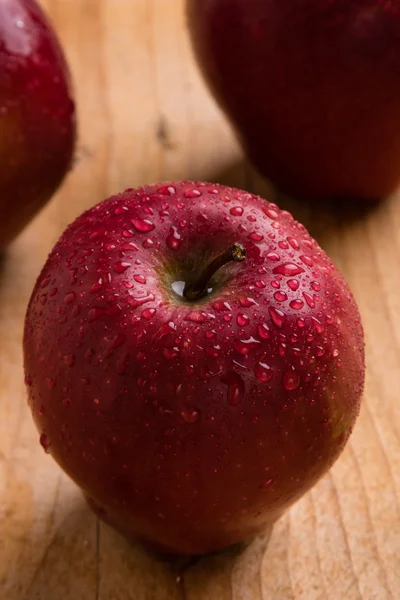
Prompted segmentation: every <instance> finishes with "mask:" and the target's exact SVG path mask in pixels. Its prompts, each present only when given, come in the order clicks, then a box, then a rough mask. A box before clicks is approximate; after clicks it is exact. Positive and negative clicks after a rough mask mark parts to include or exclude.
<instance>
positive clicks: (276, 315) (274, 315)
mask: <svg viewBox="0 0 400 600" xmlns="http://www.w3.org/2000/svg"><path fill="white" fill-rule="evenodd" d="M268 312H269V314H270V316H271V319H272V321H273V323H274V324H275V325H276V326H277V327H279V328H281V327H283V325H284V323H285V321H286V315H285V313H283V312H282V311H281V310H279V309H277V308H275V307H273V306H270V307H269V308H268Z"/></svg>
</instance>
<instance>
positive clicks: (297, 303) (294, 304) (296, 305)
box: [289, 300, 304, 310]
mask: <svg viewBox="0 0 400 600" xmlns="http://www.w3.org/2000/svg"><path fill="white" fill-rule="evenodd" d="M289 306H290V308H293V310H301V309H302V308H303V306H304V302H303V300H292V301H291V303H290V305H289Z"/></svg>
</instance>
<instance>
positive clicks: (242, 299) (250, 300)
mask: <svg viewBox="0 0 400 600" xmlns="http://www.w3.org/2000/svg"><path fill="white" fill-rule="evenodd" d="M239 302H240V306H243V307H244V308H249V307H250V306H254V305H255V306H257V302H256V301H255V300H253V298H246V297H245V296H240V298H239Z"/></svg>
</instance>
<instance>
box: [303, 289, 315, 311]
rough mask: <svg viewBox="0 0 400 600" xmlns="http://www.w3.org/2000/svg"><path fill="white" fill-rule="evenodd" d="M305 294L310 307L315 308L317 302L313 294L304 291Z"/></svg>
mask: <svg viewBox="0 0 400 600" xmlns="http://www.w3.org/2000/svg"><path fill="white" fill-rule="evenodd" d="M303 296H304V299H305V301H306V302H307V304H308V306H309V307H310V308H315V302H314V299H313V297H312V296H310V294H307V292H303Z"/></svg>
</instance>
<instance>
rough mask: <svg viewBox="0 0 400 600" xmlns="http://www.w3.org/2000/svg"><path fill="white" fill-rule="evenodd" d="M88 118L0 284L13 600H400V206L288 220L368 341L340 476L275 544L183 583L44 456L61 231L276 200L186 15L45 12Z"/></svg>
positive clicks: (305, 212)
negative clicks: (37, 344) (205, 69)
mask: <svg viewBox="0 0 400 600" xmlns="http://www.w3.org/2000/svg"><path fill="white" fill-rule="evenodd" d="M42 4H43V6H44V8H45V9H46V10H47V11H48V13H49V15H50V17H51V18H52V20H53V22H54V24H55V26H56V29H57V31H58V32H59V34H60V36H61V39H62V41H63V43H64V45H65V48H66V52H67V54H68V58H69V61H70V64H71V68H72V72H73V76H74V81H75V85H76V93H77V100H78V107H79V123H80V136H79V146H78V150H77V160H76V165H75V167H74V169H73V171H72V172H71V173H70V175H69V176H68V178H67V180H66V181H65V183H64V185H63V187H62V189H61V190H60V191H59V193H58V194H57V195H56V196H55V197H54V199H53V200H52V202H51V203H50V204H49V205H48V206H47V207H46V209H45V210H43V211H42V213H41V214H40V215H39V216H38V217H37V218H36V219H35V221H34V222H33V223H32V224H31V225H30V226H29V227H28V228H27V229H26V230H25V232H24V233H23V234H22V235H21V236H20V237H19V239H17V240H16V242H15V243H14V244H13V245H12V246H11V247H10V249H9V252H8V255H7V256H6V257H5V259H4V260H3V263H2V265H1V268H0V598H2V600H182V599H186V600H292V599H296V600H342V599H343V600H361V599H362V600H375V599H376V600H386V599H388V600H389V599H396V598H400V505H399V498H400V402H399V401H398V393H399V392H398V390H399V389H400V276H399V274H400V202H399V197H397V198H396V197H394V198H391V199H389V200H388V201H387V202H385V203H383V204H382V205H381V206H379V207H377V208H375V209H374V210H371V211H370V212H369V213H365V214H360V215H353V216H350V215H349V214H347V215H346V214H345V213H343V214H338V213H336V214H335V213H334V212H332V211H331V210H330V209H329V207H323V208H320V209H318V210H317V209H316V208H315V207H314V208H313V209H311V208H310V207H307V206H304V205H302V206H301V205H298V204H296V203H295V202H293V201H291V200H289V199H287V198H278V203H280V204H283V205H285V206H287V207H289V208H290V209H291V210H292V211H293V212H294V213H295V215H296V216H297V218H299V219H300V220H302V221H303V222H304V223H305V224H306V225H307V226H308V227H309V229H310V230H311V232H312V233H313V234H314V235H315V236H316V237H317V238H318V240H319V241H320V243H321V244H322V246H323V247H324V248H325V249H326V250H327V251H328V252H329V253H330V255H331V256H332V257H333V259H334V260H335V262H336V263H337V264H338V266H339V267H340V268H341V269H342V271H343V272H344V273H345V275H346V277H347V279H348V281H349V283H350V285H351V287H352V289H353V291H354V294H355V296H356V298H357V300H358V303H359V306H360V309H361V313H362V317H363V321H364V325H365V330H366V340H367V363H368V375H367V382H366V391H365V398H364V404H363V408H362V411H361V415H360V418H359V421H358V424H357V426H356V428H355V431H354V434H353V436H352V439H351V443H350V444H349V445H348V447H347V449H346V451H345V452H344V454H343V456H342V457H341V458H340V460H339V461H338V463H337V464H336V465H335V467H334V468H333V469H332V471H331V472H330V473H329V474H328V475H327V476H326V477H325V478H324V479H323V480H322V481H321V482H320V483H319V485H317V486H316V487H315V488H314V489H313V490H312V491H311V493H309V494H308V495H307V496H306V497H304V498H303V499H302V500H301V501H300V502H298V503H297V504H296V505H295V506H294V507H293V508H292V509H291V510H290V512H289V513H288V514H286V516H284V518H283V519H281V521H279V522H278V523H277V524H276V526H275V527H274V529H273V531H272V533H270V532H266V533H265V535H264V536H260V537H259V538H258V539H256V540H255V541H254V542H253V543H252V544H251V545H250V546H248V547H247V548H246V549H244V550H242V551H241V552H232V551H231V552H226V553H223V554H221V555H219V556H214V557H207V558H204V559H202V560H200V561H199V562H198V563H196V564H194V565H192V566H191V567H190V568H188V569H187V570H186V571H185V572H184V573H183V575H182V578H181V583H180V584H178V583H177V581H176V576H177V572H176V569H175V568H174V567H171V566H168V565H165V564H162V563H159V562H157V561H155V560H154V559H153V558H152V557H150V556H148V555H146V554H145V553H144V552H143V550H141V548H139V547H133V546H131V545H129V544H128V543H127V542H125V541H124V540H123V539H122V538H120V537H119V536H118V535H117V534H116V533H115V532H113V531H112V530H110V529H109V528H107V527H106V526H104V525H102V524H100V523H98V522H97V521H96V518H95V517H94V516H92V514H91V513H90V512H89V511H88V509H87V508H86V506H85V504H84V502H83V500H82V498H81V496H80V493H79V492H78V490H77V489H76V488H75V486H74V485H73V484H72V483H71V482H70V481H69V480H68V479H67V478H66V477H65V476H64V475H63V474H62V473H61V472H60V470H59V469H58V467H57V466H56V465H55V464H54V463H53V462H52V460H51V459H50V458H49V457H48V456H46V455H45V454H44V453H43V451H42V449H41V448H40V446H39V444H38V434H37V432H36V430H35V429H34V427H33V424H32V421H31V416H30V413H29V411H28V409H27V407H26V399H25V391H24V386H23V378H22V357H21V336H22V329H23V317H24V312H25V308H26V304H27V301H28V298H29V295H30V292H31V289H32V286H33V283H34V280H35V278H36V276H37V274H38V272H39V270H40V268H41V266H42V264H43V262H44V260H45V258H46V255H47V253H48V252H49V250H50V249H51V247H52V245H53V244H54V242H55V241H56V239H57V238H58V236H59V235H60V233H61V232H62V230H63V229H64V228H65V226H66V225H67V224H68V223H69V222H70V221H71V220H72V219H73V218H74V217H75V216H76V215H78V214H79V213H80V212H81V211H82V210H83V209H85V208H87V207H89V206H91V205H92V204H95V203H97V202H98V201H100V200H102V199H103V198H104V197H106V196H107V195H109V194H111V193H112V192H118V191H120V190H122V189H124V188H126V187H134V186H136V185H139V184H143V183H148V182H151V181H154V180H163V179H164V180H165V179H175V178H194V179H197V178H199V179H206V180H213V181H220V182H222V183H230V184H232V185H236V186H239V187H246V188H247V189H249V190H252V191H256V192H258V193H260V194H262V195H268V197H269V198H273V197H274V194H273V192H272V190H270V189H269V188H268V186H267V184H266V183H265V182H264V181H263V180H262V179H261V178H260V177H259V176H258V175H257V174H256V173H255V172H254V171H253V170H252V169H251V168H250V167H249V166H248V165H247V164H246V162H245V160H244V159H243V157H242V154H241V152H240V150H239V148H238V145H237V143H236V142H235V141H234V138H233V136H232V133H231V131H230V129H229V126H228V125H227V123H226V122H225V120H224V118H223V116H222V115H221V113H220V112H219V110H218V109H217V108H216V106H215V104H214V103H213V101H212V100H211V98H210V96H209V94H208V93H207V91H206V89H205V87H204V85H203V83H202V81H201V78H200V76H199V74H198V72H197V70H196V67H195V65H194V62H193V59H192V56H191V52H190V47H189V42H188V36H187V31H186V28H185V20H184V10H183V1H182V0H44V1H43V2H42Z"/></svg>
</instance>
